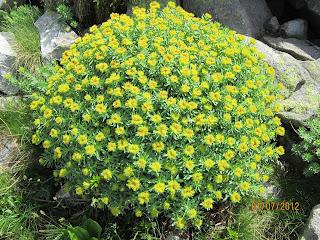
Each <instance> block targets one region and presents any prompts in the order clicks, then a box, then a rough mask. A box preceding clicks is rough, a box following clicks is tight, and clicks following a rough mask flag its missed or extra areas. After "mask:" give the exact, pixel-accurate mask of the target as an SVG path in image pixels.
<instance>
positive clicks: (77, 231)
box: [68, 227, 90, 240]
mask: <svg viewBox="0 0 320 240" xmlns="http://www.w3.org/2000/svg"><path fill="white" fill-rule="evenodd" d="M68 231H69V232H71V233H73V234H74V235H75V236H76V238H71V239H70V240H89V239H90V234H89V232H88V231H87V230H86V229H84V228H82V227H72V228H69V229H68ZM69 235H70V233H69Z"/></svg>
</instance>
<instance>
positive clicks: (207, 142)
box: [204, 134, 214, 145]
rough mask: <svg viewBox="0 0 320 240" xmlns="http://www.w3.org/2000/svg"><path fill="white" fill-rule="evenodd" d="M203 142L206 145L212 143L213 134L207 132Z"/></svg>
mask: <svg viewBox="0 0 320 240" xmlns="http://www.w3.org/2000/svg"><path fill="white" fill-rule="evenodd" d="M204 142H205V143H206V144H207V145H212V144H213V143H214V136H213V134H208V135H206V136H205V137H204Z"/></svg>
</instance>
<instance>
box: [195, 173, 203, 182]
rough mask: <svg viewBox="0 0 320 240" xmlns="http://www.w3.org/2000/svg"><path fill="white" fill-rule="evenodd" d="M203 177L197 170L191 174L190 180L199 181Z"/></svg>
mask: <svg viewBox="0 0 320 240" xmlns="http://www.w3.org/2000/svg"><path fill="white" fill-rule="evenodd" d="M202 179H203V176H202V173H200V172H198V173H194V174H192V181H193V182H195V183H198V182H200V181H201V180H202Z"/></svg>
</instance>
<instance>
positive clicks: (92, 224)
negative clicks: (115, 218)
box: [83, 219, 102, 238]
mask: <svg viewBox="0 0 320 240" xmlns="http://www.w3.org/2000/svg"><path fill="white" fill-rule="evenodd" d="M83 227H84V228H85V229H86V230H87V231H88V232H89V233H90V236H91V237H96V238H100V237H101V232H102V227H101V226H100V225H99V223H97V222H96V221H94V220H92V219H87V220H86V221H85V222H84V223H83Z"/></svg>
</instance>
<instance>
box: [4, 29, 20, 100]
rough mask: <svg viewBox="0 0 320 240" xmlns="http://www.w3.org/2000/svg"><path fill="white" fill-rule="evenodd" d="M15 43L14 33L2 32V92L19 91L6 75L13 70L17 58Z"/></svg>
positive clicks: (13, 92) (8, 93) (9, 93)
mask: <svg viewBox="0 0 320 240" xmlns="http://www.w3.org/2000/svg"><path fill="white" fill-rule="evenodd" d="M13 45H14V37H13V35H12V34H10V33H6V32H0V92H2V93H4V94H7V95H14V94H16V93H17V92H18V89H17V88H15V87H14V86H12V84H10V83H9V82H8V80H7V79H5V75H6V74H9V73H10V72H11V70H12V68H13V65H14V62H15V59H16V52H15V51H14V49H13Z"/></svg>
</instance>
